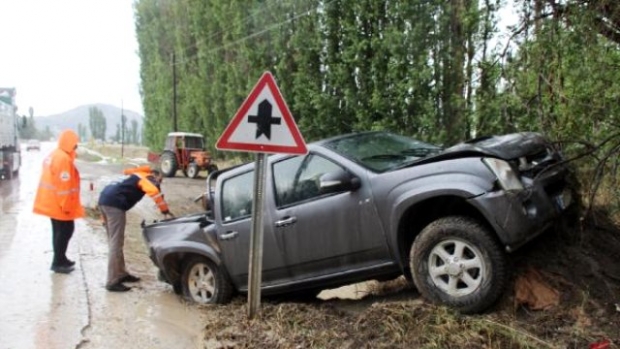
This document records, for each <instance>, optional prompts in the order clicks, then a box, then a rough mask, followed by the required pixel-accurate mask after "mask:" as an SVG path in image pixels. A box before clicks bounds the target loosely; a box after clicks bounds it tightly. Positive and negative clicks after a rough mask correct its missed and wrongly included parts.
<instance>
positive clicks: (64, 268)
mask: <svg viewBox="0 0 620 349" xmlns="http://www.w3.org/2000/svg"><path fill="white" fill-rule="evenodd" d="M50 269H52V271H53V272H54V273H59V274H69V273H70V272H72V271H73V270H74V269H75V268H74V267H73V266H72V265H52V267H51V268H50Z"/></svg>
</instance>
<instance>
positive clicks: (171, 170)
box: [159, 152, 178, 177]
mask: <svg viewBox="0 0 620 349" xmlns="http://www.w3.org/2000/svg"><path fill="white" fill-rule="evenodd" d="M159 168H160V169H161V173H162V174H163V175H164V176H165V177H174V175H175V174H176V173H177V169H178V164H177V158H176V156H175V155H174V154H172V153H171V152H165V153H163V154H162V155H161V158H160V162H159Z"/></svg>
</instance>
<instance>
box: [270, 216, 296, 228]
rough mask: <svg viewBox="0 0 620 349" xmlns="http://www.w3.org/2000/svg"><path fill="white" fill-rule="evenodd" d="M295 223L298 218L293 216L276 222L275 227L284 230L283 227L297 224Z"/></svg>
mask: <svg viewBox="0 0 620 349" xmlns="http://www.w3.org/2000/svg"><path fill="white" fill-rule="evenodd" d="M295 222H297V217H295V216H291V217H285V218H284V219H281V220H279V221H276V223H275V225H276V227H277V228H282V227H287V226H289V225H292V224H295Z"/></svg>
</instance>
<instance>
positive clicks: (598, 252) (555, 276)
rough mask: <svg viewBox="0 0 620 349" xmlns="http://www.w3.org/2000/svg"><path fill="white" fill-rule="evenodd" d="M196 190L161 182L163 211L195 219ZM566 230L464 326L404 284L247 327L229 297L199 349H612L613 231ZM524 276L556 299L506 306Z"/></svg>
mask: <svg viewBox="0 0 620 349" xmlns="http://www.w3.org/2000/svg"><path fill="white" fill-rule="evenodd" d="M205 184H206V183H205V181H204V178H201V179H188V178H184V177H176V178H170V179H166V180H165V182H164V184H163V190H164V194H165V197H166V200H167V201H168V203H169V204H170V207H171V210H172V211H173V212H174V213H175V214H176V215H183V214H189V213H194V212H199V211H200V210H201V208H200V206H199V205H197V204H196V203H194V202H193V199H194V198H195V197H196V196H197V195H199V194H200V193H201V192H202V191H204V189H205ZM567 222H568V223H567V224H560V225H558V226H557V227H555V228H554V229H552V230H550V231H549V232H547V233H546V234H544V235H542V236H540V237H539V238H537V239H536V240H534V241H532V242H531V243H530V244H528V245H526V246H524V247H523V248H522V249H521V250H519V251H517V252H516V253H514V254H512V255H511V258H510V260H511V264H512V268H511V270H512V271H513V278H512V280H513V282H512V283H511V284H510V285H509V287H508V289H507V292H506V293H505V295H504V296H503V298H502V299H501V300H500V302H498V304H497V305H496V306H495V307H494V308H492V309H490V310H489V311H488V312H487V313H486V314H482V315H477V316H464V315H460V314H457V313H455V312H453V311H452V310H450V309H447V308H445V307H440V306H435V305H431V304H428V303H427V302H425V301H424V300H422V299H421V298H420V297H419V295H418V293H417V292H416V291H415V289H414V288H412V287H411V286H410V285H409V284H408V283H407V282H406V281H405V280H404V278H399V279H396V280H393V281H390V282H383V283H379V282H376V283H371V284H370V286H369V287H368V286H367V287H366V288H365V290H366V293H365V294H364V295H358V296H360V297H359V298H361V299H357V300H346V299H345V300H343V299H337V298H336V299H330V300H321V299H314V300H310V301H308V300H307V299H291V298H290V297H280V298H277V297H276V298H265V299H263V300H262V303H261V311H260V314H259V316H258V317H257V318H255V319H253V320H248V318H247V307H246V306H247V301H246V299H245V297H243V296H239V297H237V298H235V299H234V300H233V302H232V303H231V304H228V305H224V306H205V307H200V309H203V314H204V319H205V320H204V321H205V324H204V347H205V348H589V347H590V348H620V229H619V226H618V225H617V224H614V222H612V221H611V219H609V218H608V216H607V215H606V214H605V213H604V212H598V213H597V214H596V215H595V219H590V220H588V221H585V220H580V219H572V220H571V219H569V220H567ZM527 275H538V276H540V279H539V280H538V281H540V282H541V283H542V285H544V286H545V287H546V289H547V290H551V291H549V292H550V293H548V294H551V295H552V296H557V297H556V298H555V299H553V300H552V301H551V302H547V303H546V306H545V307H543V308H544V309H542V310H532V308H533V305H532V303H530V304H527V303H525V302H524V300H523V298H522V297H521V296H522V295H519V297H517V296H516V292H515V288H516V286H517V285H516V283H515V280H517V279H519V277H521V278H524V277H525V278H527V277H529V276H527ZM166 287H170V286H167V285H166ZM531 293H532V294H533V298H534V299H535V298H536V297H535V296H536V295H535V294H534V293H535V291H532V292H531ZM554 304H555V305H554ZM192 306H195V307H198V306H197V305H192ZM596 343H598V346H594V345H593V344H596ZM591 345H593V346H591Z"/></svg>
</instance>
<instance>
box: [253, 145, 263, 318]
mask: <svg viewBox="0 0 620 349" xmlns="http://www.w3.org/2000/svg"><path fill="white" fill-rule="evenodd" d="M266 168H267V161H265V153H257V154H256V163H255V165H254V169H255V171H254V197H253V200H252V233H251V235H250V266H249V270H250V274H249V275H248V303H249V308H248V318H250V319H253V318H254V316H255V315H256V314H257V313H258V310H259V307H260V285H261V278H262V271H263V202H264V199H263V193H264V191H265V172H266Z"/></svg>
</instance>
